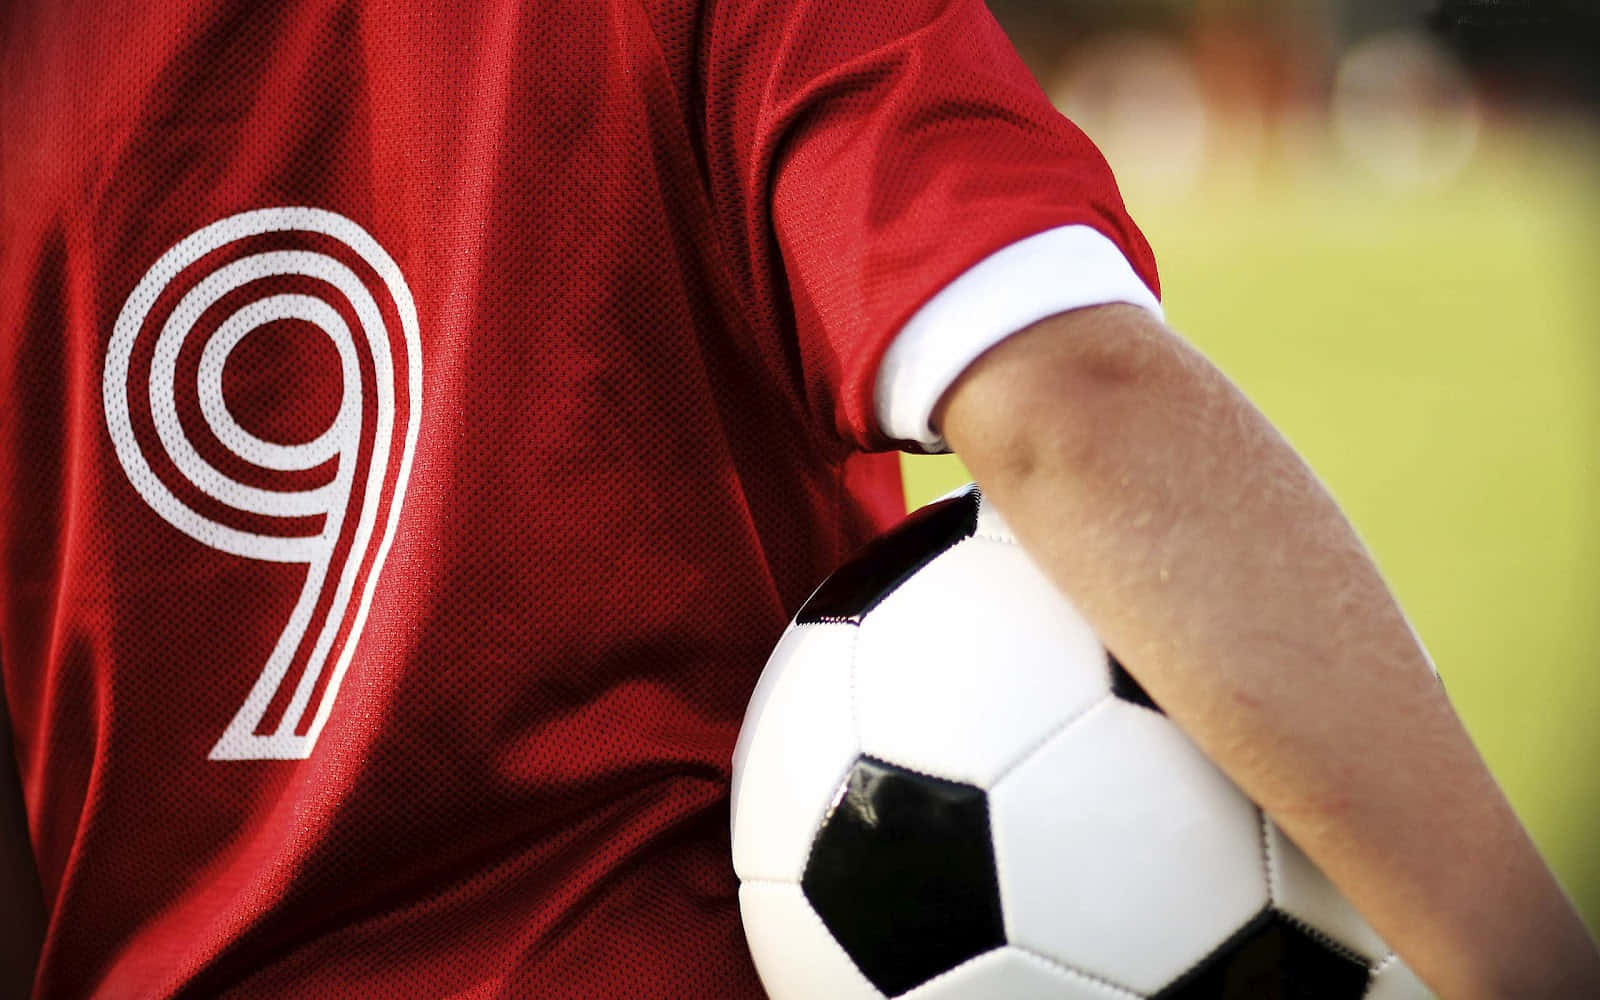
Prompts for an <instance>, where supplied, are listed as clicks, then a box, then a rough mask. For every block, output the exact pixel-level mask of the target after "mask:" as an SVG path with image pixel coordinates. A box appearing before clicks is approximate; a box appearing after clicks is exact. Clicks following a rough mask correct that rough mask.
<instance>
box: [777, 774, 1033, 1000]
mask: <svg viewBox="0 0 1600 1000" xmlns="http://www.w3.org/2000/svg"><path fill="white" fill-rule="evenodd" d="M841 792H842V794H841V795H840V798H839V801H838V803H837V804H836V805H835V806H834V808H833V811H832V812H831V813H830V814H829V815H828V818H827V819H826V820H825V821H824V822H823V825H822V829H821V831H819V832H818V834H817V837H816V840H815V841H814V842H813V844H812V847H811V856H810V857H809V858H808V859H807V861H806V869H805V873H804V874H803V875H802V876H801V878H800V887H801V889H802V890H803V891H804V892H805V895H806V898H807V899H808V900H810V902H811V906H812V908H813V909H814V910H815V911H816V912H817V915H818V916H819V917H821V918H822V922H823V924H824V925H826V926H827V928H828V930H829V932H830V933H832V934H833V937H834V939H835V940H836V941H838V942H839V944H840V946H841V947H842V948H844V950H845V952H846V953H847V954H848V955H849V956H850V958H851V960H852V961H854V962H855V964H856V967H857V968H858V969H860V970H861V972H862V974H863V975H865V976H866V977H867V979H868V980H870V981H871V982H872V985H874V986H876V987H877V988H878V990H879V991H880V992H882V993H883V994H884V995H885V996H891V997H894V996H899V995H900V994H902V993H905V992H907V991H908V990H911V989H914V988H915V987H917V986H919V985H921V984H922V983H925V982H927V981H928V980H930V979H932V978H933V977H935V976H937V975H939V974H941V973H944V972H948V971H949V970H951V969H953V968H955V967H956V966H958V965H960V964H961V963H963V962H965V961H966V960H967V959H969V958H972V957H974V956H976V955H981V954H983V953H984V952H986V951H989V950H990V949H993V948H997V947H999V946H1000V945H1002V944H1004V943H1005V920H1004V918H1003V917H1002V916H1001V912H1000V884H999V880H998V878H997V877H996V875H995V867H994V847H993V844H992V842H991V840H990V832H989V801H988V797H987V796H986V795H985V794H984V792H983V789H981V788H977V787H975V786H973V785H966V784H961V783H960V782H955V781H946V780H944V779H942V778H934V777H930V776H928V775H925V774H919V773H917V772H916V771H910V770H907V769H905V768H902V767H896V766H895V765H893V764H887V763H885V762H883V761H880V760H875V759H873V758H871V757H860V758H858V759H857V760H856V762H855V765H854V766H853V767H852V768H851V770H850V773H849V775H848V776H847V777H846V778H845V782H844V787H843V788H842V789H841Z"/></svg>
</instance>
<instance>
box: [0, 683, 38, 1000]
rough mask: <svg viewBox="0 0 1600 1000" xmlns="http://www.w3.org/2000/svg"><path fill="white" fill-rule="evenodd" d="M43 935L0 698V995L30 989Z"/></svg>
mask: <svg viewBox="0 0 1600 1000" xmlns="http://www.w3.org/2000/svg"><path fill="white" fill-rule="evenodd" d="M43 940H44V903H43V900H42V898H41V896H40V893H39V876H38V872H37V871H36V870H35V868H34V861H33V845H32V842H31V841H30V840H29V838H28V818H27V814H26V812H25V811H24V810H23V802H22V784H21V781H20V780H19V779H18V777H17V765H16V762H15V761H14V760H13V759H12V755H11V722H10V716H9V713H8V712H7V710H6V708H5V700H4V698H0V997H7V998H10V997H26V996H27V995H28V994H29V992H30V991H31V989H32V986H33V973H34V968H35V967H36V966H37V964H38V960H39V946H40V944H41V943H42V942H43Z"/></svg>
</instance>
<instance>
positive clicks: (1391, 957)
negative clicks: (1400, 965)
mask: <svg viewBox="0 0 1600 1000" xmlns="http://www.w3.org/2000/svg"><path fill="white" fill-rule="evenodd" d="M1398 961H1400V956H1399V955H1396V954H1395V953H1394V952H1392V951H1391V952H1389V954H1387V955H1385V956H1384V957H1383V961H1381V962H1379V963H1378V964H1377V965H1374V966H1373V967H1372V974H1373V976H1377V974H1378V973H1380V972H1382V971H1384V970H1385V969H1387V968H1388V967H1389V966H1391V965H1393V964H1394V963H1396V962H1398Z"/></svg>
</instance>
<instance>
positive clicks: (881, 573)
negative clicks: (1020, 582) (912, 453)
mask: <svg viewBox="0 0 1600 1000" xmlns="http://www.w3.org/2000/svg"><path fill="white" fill-rule="evenodd" d="M977 530H978V491H977V490H976V489H971V490H968V491H967V492H965V493H963V494H961V495H960V496H954V497H950V498H948V499H945V500H940V501H939V502H937V503H931V504H929V505H927V506H926V507H922V508H919V509H918V510H916V511H914V512H912V513H911V514H910V515H908V516H907V517H906V518H905V519H904V520H903V521H901V522H900V523H899V524H897V525H895V526H894V527H892V528H890V529H889V530H888V531H886V532H884V533H883V534H881V535H879V536H878V537H876V538H874V539H873V540H872V541H870V542H868V543H867V544H866V545H864V546H862V548H861V551H860V552H858V553H856V555H855V557H854V558H853V559H851V560H850V561H849V562H847V563H845V564H844V565H843V566H840V567H839V568H838V569H836V570H834V571H833V573H832V575H830V576H829V577H828V578H827V579H826V580H824V581H822V586H820V587H818V588H817V589H816V590H815V591H814V592H813V593H812V595H811V596H810V597H809V598H807V599H806V603H805V604H803V605H801V607H800V613H799V614H798V615H796V616H795V617H796V620H797V621H799V622H800V624H802V625H806V624H816V623H818V622H858V623H859V622H860V621H861V618H862V616H863V615H865V614H866V613H867V612H868V611H871V610H872V609H873V608H875V607H877V606H878V605H879V603H881V602H882V601H883V599H884V598H885V597H888V596H889V595H890V594H892V593H894V590H895V588H896V587H898V586H900V584H902V583H904V582H905V580H906V578H907V577H909V576H911V574H913V573H915V572H916V571H917V570H919V569H921V568H922V567H924V566H926V565H927V564H928V563H930V562H932V561H933V559H934V557H936V556H937V555H939V553H941V552H943V551H945V550H946V549H948V548H950V546H952V545H954V544H956V543H957V542H959V541H961V540H962V539H964V538H971V537H972V535H973V533H974V532H976V531H977Z"/></svg>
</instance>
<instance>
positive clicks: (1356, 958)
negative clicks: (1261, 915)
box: [1273, 906, 1372, 975]
mask: <svg viewBox="0 0 1600 1000" xmlns="http://www.w3.org/2000/svg"><path fill="white" fill-rule="evenodd" d="M1273 909H1274V910H1277V912H1278V916H1280V917H1282V918H1283V919H1285V920H1287V921H1288V922H1289V923H1291V924H1294V925H1295V926H1296V927H1298V928H1300V929H1301V930H1302V931H1304V932H1305V933H1306V934H1307V935H1309V936H1310V937H1313V938H1315V939H1316V940H1317V941H1318V942H1319V943H1321V944H1322V945H1323V946H1324V947H1326V948H1327V949H1328V950H1329V951H1334V952H1337V953H1338V954H1340V955H1342V956H1344V957H1345V958H1348V959H1349V960H1350V961H1352V962H1355V963H1357V964H1359V965H1361V966H1363V967H1364V968H1366V970H1367V972H1368V974H1369V975H1370V974H1371V972H1372V966H1371V964H1369V962H1368V959H1367V957H1366V956H1365V955H1363V954H1361V953H1360V952H1359V951H1356V950H1355V949H1354V948H1352V947H1350V946H1349V945H1347V944H1344V943H1343V942H1341V941H1339V940H1337V939H1335V938H1333V937H1331V936H1329V935H1328V933H1327V932H1326V931H1323V930H1319V929H1318V928H1316V927H1313V926H1311V925H1310V924H1308V923H1306V922H1305V921H1304V920H1301V919H1300V918H1299V917H1297V916H1295V915H1294V914H1292V913H1285V912H1283V911H1282V910H1279V909H1278V908H1277V907H1276V906H1274V907H1273Z"/></svg>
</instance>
